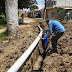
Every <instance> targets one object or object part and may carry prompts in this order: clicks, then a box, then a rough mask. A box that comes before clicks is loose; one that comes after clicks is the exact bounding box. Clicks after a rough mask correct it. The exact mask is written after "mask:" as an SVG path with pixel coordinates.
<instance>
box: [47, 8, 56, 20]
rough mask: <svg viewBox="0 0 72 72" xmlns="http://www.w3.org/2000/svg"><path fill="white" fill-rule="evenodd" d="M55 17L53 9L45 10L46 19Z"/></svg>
mask: <svg viewBox="0 0 72 72" xmlns="http://www.w3.org/2000/svg"><path fill="white" fill-rule="evenodd" d="M54 17H55V8H51V9H47V10H46V18H49V19H50V18H54Z"/></svg>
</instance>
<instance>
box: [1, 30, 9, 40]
mask: <svg viewBox="0 0 72 72" xmlns="http://www.w3.org/2000/svg"><path fill="white" fill-rule="evenodd" d="M9 35H10V32H9V31H8V30H6V31H5V32H3V33H0V41H2V40H5V39H6V38H7V36H9Z"/></svg>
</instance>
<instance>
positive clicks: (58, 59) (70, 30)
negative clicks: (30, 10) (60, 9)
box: [0, 18, 72, 72]
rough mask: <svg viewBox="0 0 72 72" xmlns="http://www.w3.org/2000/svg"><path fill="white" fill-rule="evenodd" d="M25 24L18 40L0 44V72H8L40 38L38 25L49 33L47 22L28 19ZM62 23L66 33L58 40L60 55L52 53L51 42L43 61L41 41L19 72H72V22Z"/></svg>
mask: <svg viewBox="0 0 72 72" xmlns="http://www.w3.org/2000/svg"><path fill="white" fill-rule="evenodd" d="M24 22H25V23H24V24H23V25H20V30H19V37H18V39H14V38H10V39H8V40H6V41H3V42H0V72H6V71H7V70H8V69H9V68H10V67H11V66H12V65H13V63H14V62H15V61H16V60H17V59H18V58H19V57H20V56H21V55H22V54H23V53H24V52H25V51H26V49H27V48H28V47H29V46H30V44H31V43H32V42H33V41H34V39H35V38H36V37H37V36H38V34H39V30H38V28H37V25H40V26H41V27H42V28H43V29H44V30H46V32H47V33H48V26H47V25H46V23H45V20H42V19H36V20H35V19H28V18H27V19H25V20H24ZM61 23H62V24H63V26H64V27H65V33H64V35H63V36H62V37H61V38H60V39H59V40H58V53H51V49H52V46H51V42H50V41H49V45H48V48H49V49H48V51H47V54H46V57H45V59H43V57H42V56H41V54H42V53H43V48H42V45H41V41H39V43H38V45H37V46H36V49H35V50H34V51H33V52H32V54H31V56H30V57H29V59H28V60H27V62H26V64H25V65H23V66H22V69H21V70H19V71H18V72H72V20H70V21H69V22H65V21H61Z"/></svg>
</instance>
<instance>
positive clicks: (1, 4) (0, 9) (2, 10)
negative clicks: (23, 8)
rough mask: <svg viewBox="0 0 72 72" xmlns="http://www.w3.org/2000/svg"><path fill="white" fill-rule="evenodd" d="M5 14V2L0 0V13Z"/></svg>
mask: <svg viewBox="0 0 72 72" xmlns="http://www.w3.org/2000/svg"><path fill="white" fill-rule="evenodd" d="M2 13H4V14H5V2H4V0H0V14H2Z"/></svg>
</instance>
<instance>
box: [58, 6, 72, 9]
mask: <svg viewBox="0 0 72 72" xmlns="http://www.w3.org/2000/svg"><path fill="white" fill-rule="evenodd" d="M58 7H59V8H64V9H72V6H58Z"/></svg>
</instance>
